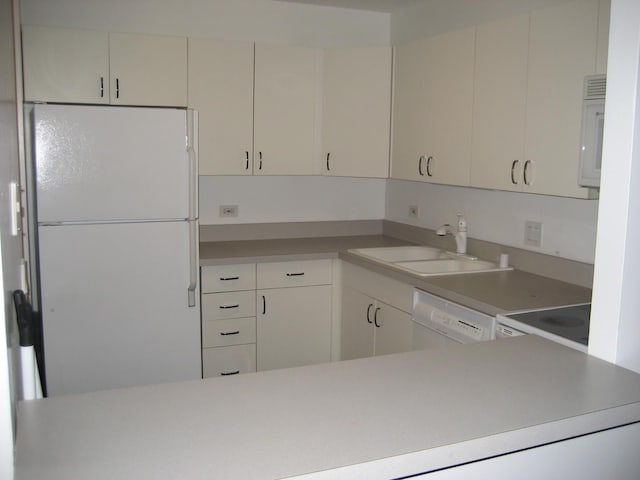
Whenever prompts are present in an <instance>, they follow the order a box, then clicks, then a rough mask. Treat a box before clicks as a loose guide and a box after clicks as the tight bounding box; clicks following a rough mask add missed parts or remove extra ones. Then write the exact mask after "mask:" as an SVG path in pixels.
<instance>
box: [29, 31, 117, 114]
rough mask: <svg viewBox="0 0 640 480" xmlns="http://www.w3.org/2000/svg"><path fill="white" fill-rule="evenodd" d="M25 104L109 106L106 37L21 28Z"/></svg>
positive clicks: (96, 34)
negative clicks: (58, 103) (52, 103)
mask: <svg viewBox="0 0 640 480" xmlns="http://www.w3.org/2000/svg"><path fill="white" fill-rule="evenodd" d="M22 55H23V69H24V95H25V100H26V101H28V102H61V103H109V34H108V33H107V32H98V31H94V30H76V29H69V28H50V27H40V26H33V25H24V26H23V27H22Z"/></svg>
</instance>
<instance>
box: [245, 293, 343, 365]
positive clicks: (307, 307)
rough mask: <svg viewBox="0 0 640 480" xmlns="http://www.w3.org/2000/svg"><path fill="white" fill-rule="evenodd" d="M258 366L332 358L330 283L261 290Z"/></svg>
mask: <svg viewBox="0 0 640 480" xmlns="http://www.w3.org/2000/svg"><path fill="white" fill-rule="evenodd" d="M258 306H259V308H260V309H261V310H259V311H258V319H257V324H258V326H257V347H258V370H272V369H274V368H287V367H299V366H302V365H311V364H314V363H323V362H328V361H330V360H331V285H317V286H312V287H296V288H275V289H270V290H258Z"/></svg>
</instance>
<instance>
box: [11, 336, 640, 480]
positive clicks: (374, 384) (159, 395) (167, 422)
mask: <svg viewBox="0 0 640 480" xmlns="http://www.w3.org/2000/svg"><path fill="white" fill-rule="evenodd" d="M443 365H446V367H447V368H442V366H443ZM559 365H561V366H562V368H558V366H559ZM638 421H640V376H639V375H637V374H635V373H633V372H631V371H628V370H625V369H623V368H620V367H617V366H615V365H612V364H609V363H607V362H604V361H601V360H598V359H596V358H594V357H590V356H588V355H585V354H583V353H580V352H577V351H575V350H572V349H569V348H566V347H563V346H561V345H558V344H555V343H553V342H549V341H547V340H544V339H542V338H540V337H537V336H535V335H526V336H522V337H516V338H509V339H502V340H496V341H492V342H481V343H476V344H471V345H459V346H455V347H452V348H449V349H446V350H438V349H436V350H424V351H415V352H409V353H402V354H396V355H385V356H379V357H372V358H366V359H360V360H352V361H346V362H337V363H327V364H321V365H313V366H308V367H301V368H292V369H283V370H272V371H266V372H259V373H254V374H245V375H239V376H236V377H228V378H212V379H207V380H201V381H192V382H184V383H174V384H164V385H153V386H146V387H138V388H131V389H123V390H111V391H104V392H97V393H91V394H84V395H74V396H68V397H55V398H49V399H43V400H32V401H28V402H22V403H20V405H19V408H18V421H17V425H18V431H17V438H16V449H17V450H16V476H15V478H16V480H28V479H36V478H47V479H50V480H56V479H64V480H74V479H82V480H84V479H87V478H92V479H102V478H104V479H111V478H154V479H163V478H184V479H199V478H216V479H240V478H247V479H249V478H250V479H253V480H259V479H277V478H288V477H292V476H305V475H308V476H309V477H312V478H332V479H335V478H345V479H346V478H368V479H377V478H392V477H394V478H395V477H400V476H404V475H413V474H418V473H421V472H427V471H431V470H434V469H439V468H444V467H448V466H451V465H459V464H462V463H465V462H471V461H474V460H479V459H484V458H488V457H492V456H495V455H501V454H504V453H508V452H514V451H518V450H521V449H525V448H529V447H533V446H537V445H543V444H547V443H549V442H555V441H559V440H564V439H569V438H573V437H576V436H580V435H584V434H589V433H592V432H597V431H601V430H604V429H607V428H611V427H617V426H622V425H626V424H630V423H634V422H638Z"/></svg>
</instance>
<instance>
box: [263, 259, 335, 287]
mask: <svg viewBox="0 0 640 480" xmlns="http://www.w3.org/2000/svg"><path fill="white" fill-rule="evenodd" d="M257 272H258V274H257V276H258V278H257V283H258V288H282V287H305V286H309V285H330V284H331V281H332V279H331V260H305V261H300V262H274V263H259V264H258V266H257Z"/></svg>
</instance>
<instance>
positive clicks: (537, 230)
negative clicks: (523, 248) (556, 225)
mask: <svg viewBox="0 0 640 480" xmlns="http://www.w3.org/2000/svg"><path fill="white" fill-rule="evenodd" d="M524 244H525V245H529V246H530V247H541V246H542V223H541V222H533V221H531V220H527V221H526V222H525V224H524Z"/></svg>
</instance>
